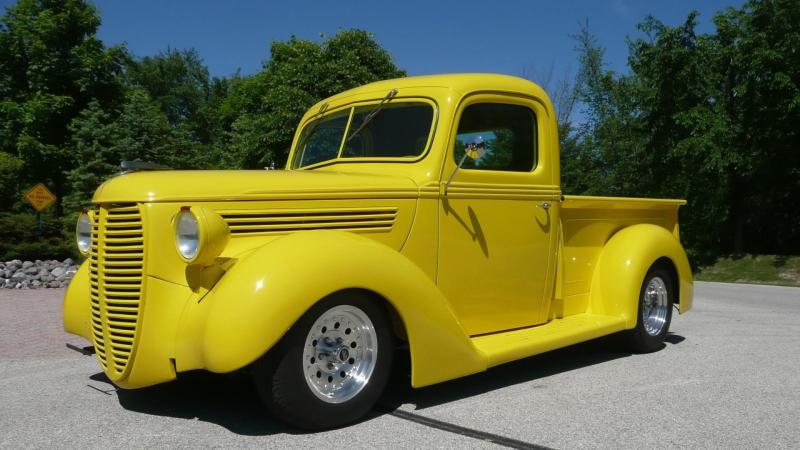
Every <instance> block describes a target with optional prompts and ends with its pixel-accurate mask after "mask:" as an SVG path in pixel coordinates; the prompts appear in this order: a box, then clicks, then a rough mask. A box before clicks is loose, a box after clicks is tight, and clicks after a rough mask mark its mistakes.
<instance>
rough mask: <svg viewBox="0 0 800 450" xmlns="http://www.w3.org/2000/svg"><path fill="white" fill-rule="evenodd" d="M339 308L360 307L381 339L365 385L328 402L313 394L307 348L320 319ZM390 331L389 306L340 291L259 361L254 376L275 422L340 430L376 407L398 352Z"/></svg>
mask: <svg viewBox="0 0 800 450" xmlns="http://www.w3.org/2000/svg"><path fill="white" fill-rule="evenodd" d="M339 306H348V307H353V308H357V309H358V310H360V311H361V312H363V313H364V314H366V316H367V317H369V320H370V321H371V322H372V325H373V326H374V330H375V333H374V334H375V336H377V352H376V356H377V357H376V358H375V362H374V366H373V369H372V373H371V375H370V376H369V377H368V381H367V382H366V385H364V386H363V387H362V388H361V389H360V391H358V392H357V393H356V394H354V397H352V398H349V399H347V400H345V401H343V402H341V403H329V402H326V401H323V400H321V399H320V398H319V397H318V396H317V394H315V392H314V391H312V387H311V383H312V382H311V381H306V367H307V362H306V361H305V359H306V358H305V356H304V350H305V347H306V342H307V338H308V337H309V333H310V332H311V329H312V326H313V325H314V324H315V322H316V321H317V319H319V318H321V317H322V316H323V315H324V314H325V313H326V312H328V311H330V310H331V309H332V308H335V307H339ZM337 326H338V323H337ZM391 330H392V328H391V323H390V321H389V320H388V318H387V313H386V310H385V308H384V307H383V305H381V304H380V303H379V302H377V301H375V299H372V298H368V297H367V296H366V295H363V294H360V293H358V292H343V293H337V294H333V295H331V296H329V297H327V298H325V299H323V300H322V301H320V302H319V303H317V304H316V305H314V306H313V307H312V308H311V309H309V310H308V311H307V312H306V313H305V314H304V315H303V317H301V318H300V320H298V321H297V323H296V324H295V325H294V326H293V327H292V328H291V329H290V330H289V331H288V332H287V333H286V335H285V336H284V337H283V338H282V339H281V341H280V342H279V343H278V345H277V346H275V347H274V348H273V349H271V350H270V351H269V352H267V353H266V354H265V355H264V356H263V357H261V359H259V360H258V361H257V362H256V363H255V366H254V370H253V377H254V381H255V384H256V388H257V389H258V392H259V395H260V396H261V400H262V401H263V402H264V404H265V405H266V407H267V408H268V409H269V411H270V412H271V413H272V415H273V416H274V417H275V418H277V419H279V420H281V421H283V422H285V423H287V424H289V425H292V426H294V427H297V428H302V429H306V430H324V429H330V428H336V427H341V426H344V425H347V424H349V423H352V422H355V421H357V420H358V419H360V418H362V417H363V416H364V415H366V414H367V413H368V412H369V411H370V410H371V409H372V408H373V406H374V405H375V402H376V401H377V400H378V398H379V397H380V396H381V394H382V392H383V389H384V387H385V386H386V381H387V379H388V378H389V374H390V372H391V366H392V359H393V354H394V336H393V333H392V331H391ZM314 342H317V341H316V340H315V341H314ZM311 351H312V352H314V353H316V352H315V351H314V350H311ZM329 354H330V355H332V354H333V353H329ZM317 376H319V375H317ZM343 377H344V375H343Z"/></svg>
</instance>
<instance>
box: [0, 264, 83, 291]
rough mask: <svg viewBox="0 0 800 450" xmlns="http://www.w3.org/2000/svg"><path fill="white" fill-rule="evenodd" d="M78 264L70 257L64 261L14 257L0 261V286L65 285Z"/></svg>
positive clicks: (34, 287)
mask: <svg viewBox="0 0 800 450" xmlns="http://www.w3.org/2000/svg"><path fill="white" fill-rule="evenodd" d="M77 271H78V265H77V264H76V263H75V261H73V260H72V259H70V258H67V259H65V260H64V261H57V260H54V259H53V260H47V261H41V260H38V259H37V260H36V261H21V260H19V259H14V260H11V261H6V262H0V287H1V288H5V289H41V288H53V289H57V288H63V287H66V286H67V285H68V284H69V282H70V280H72V277H73V276H74V275H75V272H77Z"/></svg>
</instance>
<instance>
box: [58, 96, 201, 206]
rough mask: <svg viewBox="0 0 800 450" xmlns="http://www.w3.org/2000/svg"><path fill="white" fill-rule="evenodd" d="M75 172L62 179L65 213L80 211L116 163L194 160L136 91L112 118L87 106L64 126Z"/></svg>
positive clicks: (163, 118) (179, 164)
mask: <svg viewBox="0 0 800 450" xmlns="http://www.w3.org/2000/svg"><path fill="white" fill-rule="evenodd" d="M70 130H71V131H72V136H73V138H72V147H71V148H72V155H73V157H74V158H75V161H76V162H75V166H76V167H75V169H73V170H71V171H69V172H68V174H67V179H68V181H69V187H70V193H69V194H68V195H67V197H66V199H65V206H66V208H67V210H68V211H70V212H75V211H78V210H80V209H81V208H85V207H87V206H88V205H89V202H90V201H91V197H92V193H93V192H94V191H95V190H96V189H97V187H98V186H100V184H101V183H102V182H103V181H105V180H106V179H108V178H109V177H111V176H114V174H115V173H117V172H118V171H119V167H120V163H121V162H122V161H126V160H128V161H132V160H142V161H150V162H155V163H159V164H163V165H166V166H168V167H172V168H187V167H189V166H191V165H192V163H193V161H194V160H195V159H196V158H195V157H193V155H191V153H190V152H189V151H187V148H186V142H187V141H186V139H185V137H184V136H182V135H181V133H180V131H179V130H176V129H175V128H174V127H172V126H171V125H170V124H169V123H168V121H167V118H166V116H165V115H164V113H163V112H162V111H161V109H160V108H159V105H158V103H157V102H155V101H153V100H152V99H150V97H149V96H148V94H147V92H145V91H144V90H142V89H135V90H132V91H131V92H130V93H129V94H128V96H127V100H126V102H125V104H124V105H123V106H122V108H121V110H120V111H119V112H117V113H109V112H107V111H105V110H104V109H103V108H102V107H101V106H100V105H99V103H97V102H93V103H91V104H90V105H89V107H88V108H86V109H85V110H84V111H83V112H82V113H81V114H80V116H79V117H78V118H76V119H75V120H74V121H73V122H72V124H71V125H70Z"/></svg>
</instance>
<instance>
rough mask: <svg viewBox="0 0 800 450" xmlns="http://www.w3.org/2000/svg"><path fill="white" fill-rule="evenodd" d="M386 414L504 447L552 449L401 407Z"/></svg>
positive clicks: (537, 449)
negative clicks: (419, 413) (426, 415)
mask: <svg viewBox="0 0 800 450" xmlns="http://www.w3.org/2000/svg"><path fill="white" fill-rule="evenodd" d="M385 412H386V414H389V415H390V416H393V417H397V418H398V419H403V420H408V421H410V422H414V423H417V424H420V425H424V426H426V427H431V428H435V429H437V430H442V431H447V432H449V433H454V434H458V435H461V436H467V437H471V438H473V439H478V440H481V441H485V442H491V443H493V444H497V445H501V446H503V447H509V448H516V449H520V450H523V449H524V450H551V449H550V447H545V446H543V445H538V444H531V443H530V442H525V441H520V440H517V439H513V438H509V437H505V436H501V435H499V434H494V433H487V432H485V431H480V430H475V429H473V428H467V427H462V426H460V425H455V424H452V423H449V422H444V421H441V420H437V419H431V418H430V417H425V416H420V415H418V414H413V413H410V412H408V411H403V410H400V409H386V410H385Z"/></svg>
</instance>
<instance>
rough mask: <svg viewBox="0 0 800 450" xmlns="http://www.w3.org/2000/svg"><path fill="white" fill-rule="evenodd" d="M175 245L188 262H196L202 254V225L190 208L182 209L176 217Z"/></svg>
mask: <svg viewBox="0 0 800 450" xmlns="http://www.w3.org/2000/svg"><path fill="white" fill-rule="evenodd" d="M175 244H176V245H177V247H178V254H180V255H181V258H183V259H185V260H186V261H187V262H194V260H195V259H196V258H197V255H198V254H199V253H200V224H199V223H198V221H197V217H195V215H194V214H192V211H191V210H190V209H188V208H183V209H181V211H180V212H179V213H178V215H177V217H175Z"/></svg>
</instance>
